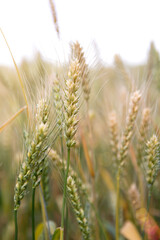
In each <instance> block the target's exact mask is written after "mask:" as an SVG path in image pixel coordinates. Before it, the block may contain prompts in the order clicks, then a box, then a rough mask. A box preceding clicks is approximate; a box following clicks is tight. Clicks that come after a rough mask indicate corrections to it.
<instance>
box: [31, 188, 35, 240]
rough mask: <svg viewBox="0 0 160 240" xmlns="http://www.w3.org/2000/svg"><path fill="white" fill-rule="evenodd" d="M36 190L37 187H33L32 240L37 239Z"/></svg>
mask: <svg viewBox="0 0 160 240" xmlns="http://www.w3.org/2000/svg"><path fill="white" fill-rule="evenodd" d="M35 191H36V189H35V188H33V189H32V240H35V221H34V220H35V214H34V207H35V206H34V205H35Z"/></svg>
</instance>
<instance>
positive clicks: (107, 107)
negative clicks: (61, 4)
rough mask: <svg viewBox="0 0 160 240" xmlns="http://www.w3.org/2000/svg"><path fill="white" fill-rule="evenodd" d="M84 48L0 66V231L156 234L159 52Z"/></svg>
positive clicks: (26, 235)
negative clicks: (58, 59) (106, 54)
mask: <svg viewBox="0 0 160 240" xmlns="http://www.w3.org/2000/svg"><path fill="white" fill-rule="evenodd" d="M49 2H50V6H51V12H52V15H53V23H54V26H55V30H56V32H57V36H58V38H60V30H59V26H58V20H57V15H56V9H55V6H54V3H53V2H52V1H49ZM6 48H7V46H6ZM93 52H94V53H95V59H94V60H93V62H90V61H88V58H87V53H85V52H84V50H83V46H82V45H81V43H79V42H78V41H76V42H72V43H71V45H70V55H69V56H68V62H65V63H62V64H61V65H60V64H56V63H51V62H49V61H48V62H47V61H46V60H44V59H43V57H42V56H41V54H40V53H38V52H37V53H36V55H35V58H34V59H32V60H30V61H28V60H25V59H24V60H23V61H22V62H21V64H20V65H18V68H17V69H16V67H17V65H16V63H15V65H14V67H5V66H0V109H1V116H0V213H1V214H0V233H1V234H0V235H1V239H2V240H10V239H15V240H18V239H23V240H27V239H32V240H42V239H44V240H56V239H60V240H63V239H65V240H78V239H87V240H90V239H96V240H103V239H106V240H113V239H116V240H119V239H120V240H123V239H129V240H140V239H145V240H147V239H148V240H158V239H160V204H159V202H160V190H159V169H160V141H159V139H160V133H159V122H160V110H159V109H160V98H159V96H160V54H159V52H158V51H157V49H156V47H155V45H154V43H151V45H150V50H149V52H148V59H146V63H145V64H143V65H137V66H129V65H127V64H126V63H124V62H123V60H122V58H121V56H119V55H115V57H114V63H113V64H112V65H111V66H106V65H105V64H104V63H103V61H101V59H100V57H99V55H98V52H97V49H96V47H94V46H93ZM17 73H18V74H17ZM19 80H20V81H19ZM21 81H22V82H21Z"/></svg>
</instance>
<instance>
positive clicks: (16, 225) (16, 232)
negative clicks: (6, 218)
mask: <svg viewBox="0 0 160 240" xmlns="http://www.w3.org/2000/svg"><path fill="white" fill-rule="evenodd" d="M14 221H15V240H18V222H17V210H14Z"/></svg>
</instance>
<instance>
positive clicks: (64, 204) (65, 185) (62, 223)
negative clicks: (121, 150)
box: [61, 148, 70, 234]
mask: <svg viewBox="0 0 160 240" xmlns="http://www.w3.org/2000/svg"><path fill="white" fill-rule="evenodd" d="M69 163H70V148H68V158H67V169H66V172H65V179H64V192H63V206H62V219H61V227H62V229H63V230H64V213H65V206H66V193H67V178H68V171H69ZM63 234H64V231H63Z"/></svg>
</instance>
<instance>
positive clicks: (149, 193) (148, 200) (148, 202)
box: [147, 188, 152, 212]
mask: <svg viewBox="0 0 160 240" xmlns="http://www.w3.org/2000/svg"><path fill="white" fill-rule="evenodd" d="M151 192H152V189H151V188H149V190H148V199H147V212H149V207H150V202H151Z"/></svg>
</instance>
